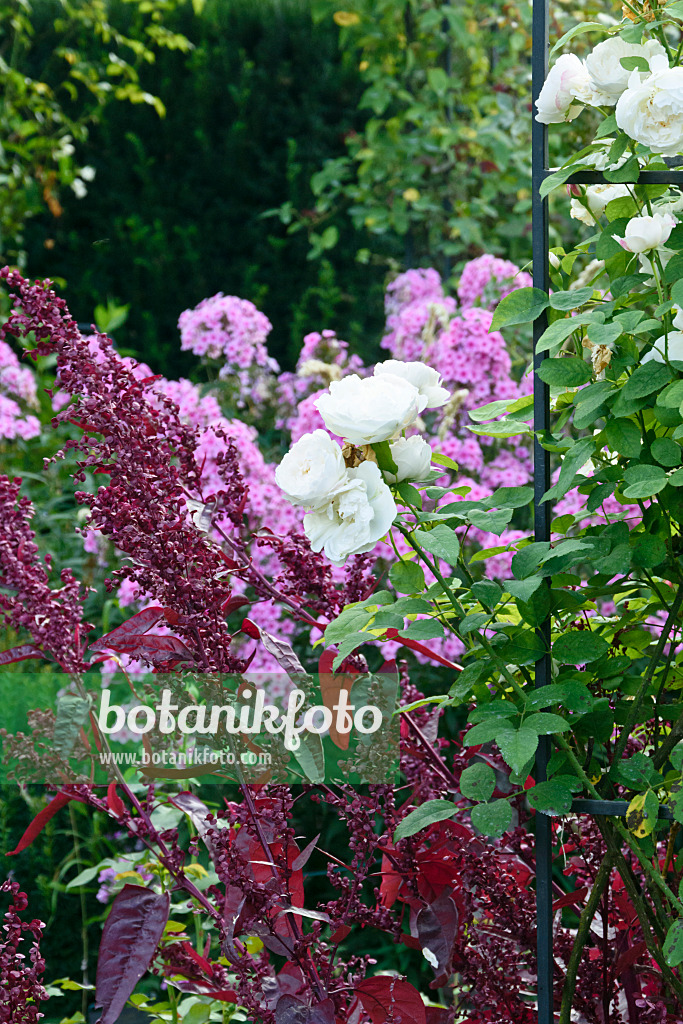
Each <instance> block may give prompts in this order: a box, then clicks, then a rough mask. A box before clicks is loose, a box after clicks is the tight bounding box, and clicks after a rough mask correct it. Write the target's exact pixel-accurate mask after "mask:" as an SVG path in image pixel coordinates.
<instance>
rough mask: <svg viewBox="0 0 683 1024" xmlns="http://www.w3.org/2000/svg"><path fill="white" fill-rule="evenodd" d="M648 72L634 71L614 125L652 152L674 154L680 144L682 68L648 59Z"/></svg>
mask: <svg viewBox="0 0 683 1024" xmlns="http://www.w3.org/2000/svg"><path fill="white" fill-rule="evenodd" d="M650 68H651V74H649V75H645V74H642V73H641V72H639V71H634V72H632V74H631V77H630V78H629V80H628V89H627V90H626V92H624V93H622V95H621V97H620V98H619V102H618V103H617V107H616V111H615V114H616V118H617V124H618V126H619V127H620V128H621V129H622V130H623V131H625V132H626V134H627V135H628V136H629V137H630V138H632V139H635V141H636V142H641V143H642V144H643V145H644V146H649V147H650V149H651V150H652V152H653V153H662V154H663V155H664V156H675V154H676V153H680V151H681V147H682V146H683V67H677V68H670V67H669V63H668V61H667V59H666V57H662V56H655V57H652V59H651V60H650Z"/></svg>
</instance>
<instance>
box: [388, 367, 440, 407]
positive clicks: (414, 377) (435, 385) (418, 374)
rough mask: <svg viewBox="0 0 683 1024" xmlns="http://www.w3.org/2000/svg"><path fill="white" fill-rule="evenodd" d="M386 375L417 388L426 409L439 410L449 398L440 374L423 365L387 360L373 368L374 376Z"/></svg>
mask: <svg viewBox="0 0 683 1024" xmlns="http://www.w3.org/2000/svg"><path fill="white" fill-rule="evenodd" d="M387 373H391V374H393V375H394V376H395V377H402V378H403V379H404V380H407V381H408V382H409V383H410V384H412V385H413V386H414V387H416V388H417V390H418V391H419V392H420V395H421V397H422V398H424V399H425V402H426V404H425V408H426V409H440V408H441V406H442V405H445V404H446V402H447V401H448V399H449V398H450V397H451V396H450V392H449V391H447V390H446V388H442V387H441V374H440V373H439V372H438V371H437V370H434V369H433V368H432V367H431V366H426V365H425V364H424V363H404V362H402V361H401V360H400V359H387V360H385V361H384V362H383V363H377V365H376V366H375V376H376V377H381V376H384V375H386V374H387Z"/></svg>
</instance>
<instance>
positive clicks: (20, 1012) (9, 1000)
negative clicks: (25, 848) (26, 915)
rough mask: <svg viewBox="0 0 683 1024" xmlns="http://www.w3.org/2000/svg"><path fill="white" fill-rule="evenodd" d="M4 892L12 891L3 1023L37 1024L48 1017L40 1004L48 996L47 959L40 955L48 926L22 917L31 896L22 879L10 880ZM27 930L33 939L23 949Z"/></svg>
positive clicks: (3, 950) (2, 953) (0, 950)
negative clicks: (19, 881)
mask: <svg viewBox="0 0 683 1024" xmlns="http://www.w3.org/2000/svg"><path fill="white" fill-rule="evenodd" d="M0 892H3V893H5V892H6V893H10V894H11V900H12V902H11V903H10V906H9V909H8V910H7V911H6V913H5V923H4V924H3V926H2V932H3V934H2V937H1V938H0V1022H2V1024H34V1022H36V1021H39V1020H42V1019H43V1017H44V1016H45V1014H44V1013H41V1012H40V1003H41V1002H42V1001H43V1000H45V999H47V993H46V991H45V989H44V987H43V983H42V978H43V973H44V971H45V961H44V960H43V958H42V957H41V955H40V940H41V938H42V935H43V928H44V927H45V925H44V924H43V922H42V921H38V920H33V921H22V919H21V917H20V916H19V915H20V913H22V912H23V911H24V910H26V908H27V906H28V898H27V896H26V893H25V892H22V891H21V888H20V886H19V884H18V882H13V881H11V879H7V880H6V881H4V882H3V883H2V885H0ZM27 933H28V934H29V935H30V936H31V937H32V939H33V942H32V943H31V948H30V950H29V951H28V953H25V952H23V951H22V950H23V946H24V943H25V941H26V937H27Z"/></svg>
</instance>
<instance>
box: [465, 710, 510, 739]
mask: <svg viewBox="0 0 683 1024" xmlns="http://www.w3.org/2000/svg"><path fill="white" fill-rule="evenodd" d="M511 731H512V726H511V724H510V722H509V721H508V720H507V718H506V717H505V716H504V715H502V714H501V715H500V717H498V718H487V719H485V720H484V721H483V722H478V723H477V724H476V725H475V726H474V728H472V729H470V730H469V732H467V733H465V736H464V737H463V743H464V745H465V746H466V747H476V746H478V745H479V744H480V743H490V742H491V741H492V740H496V742H498V737H499V736H502V735H503V734H504V733H506V732H511Z"/></svg>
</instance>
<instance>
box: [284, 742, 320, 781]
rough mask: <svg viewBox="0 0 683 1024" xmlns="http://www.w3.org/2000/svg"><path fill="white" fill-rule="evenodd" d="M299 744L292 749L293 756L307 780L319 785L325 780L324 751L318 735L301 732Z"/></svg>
mask: <svg viewBox="0 0 683 1024" xmlns="http://www.w3.org/2000/svg"><path fill="white" fill-rule="evenodd" d="M299 740H300V742H299V746H298V747H297V748H296V750H292V753H293V754H294V757H295V759H296V761H297V763H298V765H299V767H300V768H301V770H302V772H303V773H304V775H305V776H306V778H307V779H308V781H309V782H312V783H314V784H315V785H319V784H320V783H321V782H324V781H325V751H324V749H323V743H322V739H321V738H320V736H318V734H317V733H313V732H306V731H304V732H302V733H301V736H300V737H299Z"/></svg>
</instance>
